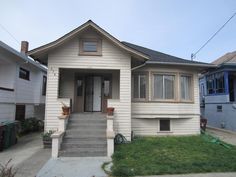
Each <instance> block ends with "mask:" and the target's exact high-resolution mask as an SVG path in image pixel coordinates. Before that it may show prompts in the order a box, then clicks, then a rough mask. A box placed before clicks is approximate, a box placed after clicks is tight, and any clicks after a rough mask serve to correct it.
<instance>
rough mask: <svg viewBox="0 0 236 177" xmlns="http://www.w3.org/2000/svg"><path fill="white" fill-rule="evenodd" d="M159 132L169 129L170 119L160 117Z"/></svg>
mask: <svg viewBox="0 0 236 177" xmlns="http://www.w3.org/2000/svg"><path fill="white" fill-rule="evenodd" d="M159 123H160V132H162V131H170V120H169V119H160V121H159Z"/></svg>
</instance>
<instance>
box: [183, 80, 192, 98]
mask: <svg viewBox="0 0 236 177" xmlns="http://www.w3.org/2000/svg"><path fill="white" fill-rule="evenodd" d="M180 89H181V91H180V92H181V100H187V101H190V100H192V77H191V76H184V75H182V76H181V77H180Z"/></svg>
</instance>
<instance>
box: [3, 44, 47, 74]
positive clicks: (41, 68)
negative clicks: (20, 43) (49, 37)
mask: <svg viewBox="0 0 236 177" xmlns="http://www.w3.org/2000/svg"><path fill="white" fill-rule="evenodd" d="M0 49H2V50H4V51H7V52H9V53H11V54H12V55H14V56H16V57H17V58H19V59H20V60H23V61H24V62H28V63H30V64H32V65H33V66H35V67H37V68H39V69H40V70H42V71H45V72H47V68H46V67H45V66H43V65H41V64H40V63H37V62H35V61H34V60H33V59H30V58H29V57H27V55H25V54H22V53H20V52H18V51H17V50H15V49H13V48H12V47H10V46H9V45H7V44H5V43H4V42H2V41H0Z"/></svg>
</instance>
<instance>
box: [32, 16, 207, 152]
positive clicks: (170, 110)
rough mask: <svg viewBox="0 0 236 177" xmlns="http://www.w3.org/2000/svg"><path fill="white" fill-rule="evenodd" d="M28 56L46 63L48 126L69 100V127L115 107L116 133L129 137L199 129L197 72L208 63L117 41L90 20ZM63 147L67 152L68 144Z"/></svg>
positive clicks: (54, 122)
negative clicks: (77, 121) (70, 112)
mask: <svg viewBox="0 0 236 177" xmlns="http://www.w3.org/2000/svg"><path fill="white" fill-rule="evenodd" d="M28 55H30V56H31V57H32V58H34V59H36V60H38V61H41V62H42V63H45V64H47V65H48V84H47V99H46V116H45V128H46V130H58V129H59V120H58V116H59V115H61V106H62V105H61V101H63V102H65V103H67V104H69V102H71V108H72V116H71V117H72V120H73V121H71V122H70V124H71V125H70V126H69V129H72V128H73V127H74V128H75V127H79V125H80V124H78V123H76V119H78V120H79V119H83V116H84V117H85V118H84V120H85V119H87V120H88V121H89V118H86V116H88V115H89V114H88V113H85V112H93V114H90V116H89V117H93V116H94V115H95V117H93V118H94V119H95V118H96V115H100V114H99V113H94V112H103V113H105V112H106V108H107V107H114V108H115V112H114V130H115V133H121V134H123V135H124V136H125V137H126V139H127V140H128V141H130V140H131V132H132V131H133V133H134V135H136V136H147V135H192V134H199V133H200V128H199V121H200V120H199V116H200V106H199V89H198V88H199V87H198V85H199V84H198V73H200V71H201V70H202V69H204V68H208V67H212V65H210V64H206V63H201V62H196V61H190V60H185V59H181V58H178V57H174V56H171V55H167V54H164V53H160V52H157V51H154V50H151V49H147V48H144V47H141V46H137V45H134V44H130V43H127V42H120V41H119V40H117V39H116V38H114V37H113V36H111V35H110V34H109V33H107V32H106V31H104V30H103V29H102V28H100V27H99V26H98V25H96V24H95V23H94V22H92V21H90V20H89V21H88V22H86V23H85V24H83V25H81V26H80V27H78V28H76V29H75V30H73V31H71V32H69V33H67V34H65V35H64V36H62V37H61V38H59V39H57V40H55V41H53V42H51V43H49V44H46V45H43V46H41V47H38V48H36V49H33V50H31V51H29V52H28ZM76 113H80V114H76ZM76 115H78V117H77V118H75V117H76ZM97 117H98V118H99V116H97ZM91 119H92V118H91ZM91 121H92V120H91ZM87 123H88V122H87ZM73 124H74V125H73ZM103 129H104V130H105V129H106V128H103ZM83 131H84V132H86V134H85V133H84V134H83ZM93 131H95V129H92V128H91V129H88V128H87V129H85V128H84V127H81V129H80V130H77V133H76V131H74V134H76V137H77V138H78V137H79V136H80V135H81V136H82V135H83V137H89V136H90V133H91V132H93ZM70 134H72V131H69V130H68V132H66V138H67V139H66V142H67V143H68V142H70V138H72V137H73V136H72V137H70V136H69V135H70ZM96 135H97V134H95V135H94V136H95V137H96ZM67 136H68V137H67ZM74 136H75V135H74ZM80 138H81V137H80ZM76 140H78V139H74V141H73V142H72V141H71V142H70V143H71V144H73V143H74V144H75V141H76ZM78 141H79V140H78ZM84 141H85V140H84V139H83V142H84ZM85 143H86V142H85ZM90 145H91V144H90ZM63 147H64V146H63ZM65 147H67V148H65V149H66V150H68V151H69V148H70V147H69V144H65ZM68 147H69V148H68ZM74 147H75V146H74ZM83 147H85V146H83ZM94 147H96V146H94ZM87 148H88V147H87ZM86 150H87V149H86ZM78 151H79V146H78ZM70 155H75V154H70ZM77 155H78V154H77ZM75 156H76V155H75Z"/></svg>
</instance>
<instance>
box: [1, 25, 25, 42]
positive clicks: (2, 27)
mask: <svg viewBox="0 0 236 177" xmlns="http://www.w3.org/2000/svg"><path fill="white" fill-rule="evenodd" d="M0 27H1V28H2V29H3V30H4V31H5V32H7V33H8V34H9V35H10V36H11V37H12V39H14V40H15V42H16V43H17V44H19V45H20V41H18V40H17V39H16V38H15V37H14V36H13V35H12V34H11V33H10V32H9V31H8V30H7V29H6V28H5V27H4V26H3V25H2V24H1V23H0Z"/></svg>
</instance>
